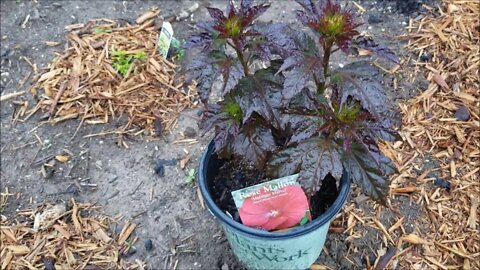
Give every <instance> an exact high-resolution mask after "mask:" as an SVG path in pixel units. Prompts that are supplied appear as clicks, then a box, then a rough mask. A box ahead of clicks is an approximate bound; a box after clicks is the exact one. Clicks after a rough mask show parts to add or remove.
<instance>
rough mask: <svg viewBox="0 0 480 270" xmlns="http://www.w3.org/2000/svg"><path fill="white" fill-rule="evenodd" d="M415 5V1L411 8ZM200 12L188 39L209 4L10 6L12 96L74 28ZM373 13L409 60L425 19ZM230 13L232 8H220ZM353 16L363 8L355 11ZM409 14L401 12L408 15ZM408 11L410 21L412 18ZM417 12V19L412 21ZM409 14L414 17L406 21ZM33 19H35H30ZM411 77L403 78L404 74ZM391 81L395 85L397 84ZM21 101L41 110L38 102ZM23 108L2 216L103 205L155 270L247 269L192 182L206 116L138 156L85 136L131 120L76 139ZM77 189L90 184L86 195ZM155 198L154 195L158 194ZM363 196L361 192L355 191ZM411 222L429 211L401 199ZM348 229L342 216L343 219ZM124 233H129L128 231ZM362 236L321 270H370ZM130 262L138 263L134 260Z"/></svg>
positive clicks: (185, 118) (7, 160)
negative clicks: (48, 160) (160, 163)
mask: <svg viewBox="0 0 480 270" xmlns="http://www.w3.org/2000/svg"><path fill="white" fill-rule="evenodd" d="M407 2H414V1H407ZM195 3H199V4H200V6H201V7H200V8H199V9H198V10H196V11H195V12H194V13H193V14H192V15H191V17H190V18H188V19H186V20H182V21H179V22H174V23H173V28H174V31H175V32H176V35H177V36H178V37H180V39H182V38H185V37H186V36H187V35H188V34H189V33H190V32H191V31H192V30H193V27H192V26H193V25H194V22H195V21H197V20H202V19H205V18H206V17H207V13H206V11H205V9H204V8H202V6H203V5H208V4H209V2H207V1H198V2H194V1H140V0H134V1H110V0H102V1H46V0H36V1H26V0H17V1H13V0H8V1H1V6H0V7H1V11H0V18H1V28H0V30H1V34H0V36H1V48H0V53H1V70H0V71H1V79H0V91H1V93H2V94H7V93H12V92H15V91H21V90H28V88H29V86H30V84H29V82H27V83H26V84H25V85H24V86H23V87H20V86H19V82H20V81H21V80H22V79H23V78H24V77H25V76H26V75H27V74H28V73H29V72H30V71H31V67H30V66H29V65H28V64H27V62H26V61H25V60H23V57H26V58H28V59H30V60H31V61H32V62H33V63H35V64H36V65H37V66H38V68H40V69H41V68H43V67H46V65H47V64H48V62H49V60H50V59H52V58H53V55H54V52H55V51H56V50H61V48H62V45H60V46H59V47H48V46H47V45H46V44H45V41H56V42H62V43H63V44H64V43H65V38H64V36H65V33H66V32H65V30H64V26H66V25H70V24H75V23H84V22H87V21H88V20H89V19H93V18H110V19H115V20H125V21H130V22H132V21H134V20H135V18H136V17H137V16H139V15H141V14H142V13H144V12H145V11H146V10H147V9H148V8H149V7H152V6H158V5H160V9H161V15H162V16H163V17H168V16H170V15H178V14H179V13H180V12H181V11H182V10H184V9H186V8H188V7H190V6H192V5H193V4H195ZM358 3H360V4H361V5H362V6H363V7H364V8H365V9H366V10H367V11H366V12H365V13H364V14H363V15H362V20H363V21H364V23H365V24H364V25H363V26H362V30H363V31H365V32H366V33H368V34H371V35H373V36H374V37H375V40H376V41H378V42H379V43H383V44H385V45H387V46H389V47H392V48H393V49H394V50H395V51H396V52H398V53H399V54H400V55H402V53H403V52H402V51H403V49H402V46H403V45H402V44H401V42H400V41H398V40H396V39H394V37H395V36H397V35H400V34H402V33H403V32H404V31H405V30H404V28H405V26H406V24H407V23H408V16H417V13H416V11H415V10H416V8H418V7H415V8H413V9H412V10H409V9H406V10H403V7H400V6H397V2H394V1H375V2H374V1H358ZM212 4H213V5H215V6H220V7H223V6H225V2H224V1H221V2H213V3H212ZM297 7H298V5H297V4H296V3H294V2H293V1H273V3H272V7H271V8H270V9H269V11H267V13H266V14H264V15H263V16H262V17H261V19H260V20H262V21H265V22H270V21H284V22H295V19H294V16H293V13H292V12H291V11H292V10H295V9H297ZM352 8H355V7H354V6H353V5H352ZM397 8H400V9H401V10H398V9H397ZM402 12H404V13H402ZM411 12H413V13H411ZM405 13H406V14H405ZM27 16H28V17H29V19H28V21H26V17H27ZM349 60H350V59H346V58H345V57H338V58H337V59H335V63H334V65H340V64H345V63H347V62H348V61H349ZM397 76H401V75H397ZM388 80H391V78H389V79H387V83H390V82H389V81H388ZM398 81H399V82H400V84H399V86H398V88H397V89H396V90H395V91H392V92H389V96H391V97H392V99H394V100H398V99H400V100H401V99H405V98H408V97H411V96H412V95H413V94H414V93H415V92H416V91H418V90H419V88H420V90H421V88H422V79H421V78H420V79H419V80H418V84H417V83H415V84H407V83H401V82H402V80H401V78H400V79H399V80H398ZM19 99H26V100H30V101H31V102H32V104H33V103H34V102H35V100H33V98H32V97H31V96H30V95H28V94H27V95H25V96H23V97H20V98H19ZM14 110H15V107H14V105H13V104H12V103H11V102H10V101H6V102H2V103H1V136H0V139H1V144H0V151H1V171H0V172H1V191H2V192H3V191H5V190H6V188H8V190H9V192H10V193H16V194H17V193H18V194H20V195H19V196H18V198H15V199H13V198H11V199H10V200H9V205H8V206H7V208H6V209H4V211H3V213H2V215H4V216H6V217H7V218H11V217H13V216H14V213H15V211H17V210H19V209H22V208H25V207H31V206H32V204H33V205H35V204H37V203H41V202H43V201H44V200H48V201H51V202H56V201H62V200H63V201H68V200H69V199H70V198H72V197H74V198H75V199H76V200H77V201H85V202H96V203H97V205H99V206H101V207H102V209H103V211H104V212H105V213H106V214H108V215H111V216H115V215H117V214H122V215H124V216H125V218H124V219H123V221H125V220H132V221H133V222H134V223H137V224H138V225H139V227H137V229H136V234H137V236H138V237H139V239H140V241H139V242H138V243H137V250H138V252H137V253H136V254H133V255H131V259H132V260H134V259H141V260H144V261H146V262H147V265H148V267H149V269H160V268H171V267H173V265H174V264H175V262H176V261H177V260H178V265H177V268H178V269H222V270H225V269H238V268H240V267H241V266H240V265H239V263H238V261H237V259H236V258H235V257H234V255H233V253H232V252H231V250H230V248H229V247H228V243H227V241H226V238H225V236H224V234H223V232H222V231H221V229H220V226H219V225H218V224H217V223H216V221H215V220H214V219H213V218H212V216H211V215H210V213H209V212H208V211H207V210H204V209H202V208H201V206H200V204H199V201H198V197H197V191H196V186H195V185H194V184H188V183H187V182H186V181H185V175H186V171H188V169H190V168H196V167H197V165H198V159H199V157H200V155H201V153H202V151H203V149H204V148H205V146H206V144H207V143H208V141H209V140H210V138H209V137H208V136H205V137H201V136H200V135H199V134H200V132H199V130H198V126H197V123H196V120H195V119H196V110H191V111H186V112H184V113H182V115H180V117H179V119H178V124H177V126H176V127H175V129H174V130H173V131H172V132H171V133H169V134H164V135H163V136H162V137H161V138H148V137H134V138H129V139H128V140H127V142H128V144H129V146H130V147H129V149H125V148H123V147H120V146H118V145H117V144H116V141H117V138H116V137H115V136H101V137H93V138H88V139H85V138H83V137H84V136H85V135H88V134H93V133H98V132H101V131H108V130H112V129H115V127H117V126H119V125H121V124H122V123H124V122H125V120H126V119H124V118H117V119H114V120H113V121H112V123H110V124H109V125H91V126H85V125H84V126H83V127H82V128H81V129H80V130H79V132H78V133H77V134H76V136H75V137H73V138H72V136H73V134H74V132H75V130H76V128H77V126H78V124H79V120H70V121H66V122H63V123H59V124H56V125H50V124H42V123H41V121H40V119H39V118H40V115H41V113H37V114H36V115H34V116H33V117H32V118H30V119H29V120H28V121H25V122H18V123H17V124H16V125H12V122H11V119H12V118H11V117H12V114H13V112H14ZM187 127H190V128H193V129H194V130H195V131H196V132H195V133H196V135H195V138H197V139H198V143H196V144H190V145H189V144H172V142H173V141H175V140H177V139H181V138H182V133H183V132H184V131H185V129H186V128H187ZM62 152H69V153H71V154H72V156H73V158H72V159H71V160H70V161H68V162H67V163H59V162H57V163H55V164H54V165H53V167H52V170H51V171H48V172H47V177H46V178H45V177H43V176H42V174H41V173H40V168H39V167H38V166H35V161H37V160H41V159H42V158H45V157H48V156H49V155H57V154H61V153H62ZM186 152H188V153H189V154H192V158H191V159H190V162H189V163H188V164H187V168H186V169H185V170H181V169H180V167H179V166H178V165H176V166H167V167H166V168H165V176H163V177H160V176H158V175H156V174H155V172H154V167H155V163H156V162H157V160H159V159H177V160H180V159H182V158H184V157H185V156H186V155H187V154H186ZM75 183H81V184H82V185H80V187H81V189H79V188H78V187H77V185H76V184H75ZM152 194H153V196H152ZM353 194H358V192H353ZM350 201H354V202H355V203H356V205H357V206H358V207H360V208H362V209H365V211H374V210H373V209H372V208H371V207H372V206H371V205H372V203H371V202H368V201H366V200H361V199H358V198H353V196H352V197H351V198H350ZM394 203H395V205H397V206H398V207H400V210H401V212H403V215H405V216H406V219H407V220H408V221H409V223H410V224H412V223H414V220H415V218H416V216H417V215H418V213H419V209H418V208H417V207H416V206H415V205H411V204H410V203H409V202H408V200H407V199H405V200H402V198H400V199H396V201H395V202H394ZM395 215H396V214H394V213H393V212H391V211H390V210H385V211H383V212H382V216H381V220H382V222H383V223H384V224H388V225H391V224H392V222H393V221H394V220H393V217H394V216H395ZM337 221H338V222H339V223H341V224H342V223H344V220H343V217H342V215H339V216H338V218H337ZM118 227H119V228H121V226H118ZM367 231H368V233H367V234H366V235H363V237H361V238H356V239H350V240H347V241H346V238H347V235H343V234H330V235H329V236H328V240H327V243H326V245H325V251H324V252H323V253H322V255H321V256H320V258H319V259H318V263H319V264H322V265H325V266H328V267H330V268H331V269H350V268H352V267H353V265H352V264H351V262H349V261H348V260H346V259H345V256H344V255H345V254H347V253H348V254H349V256H351V258H353V260H354V262H355V264H356V265H357V266H358V267H360V268H363V267H364V266H362V265H364V263H365V261H364V259H363V258H364V256H365V255H366V254H367V255H368V254H373V252H374V251H376V247H377V246H378V245H379V242H381V239H379V238H378V237H376V235H377V231H375V230H374V229H372V228H370V229H367ZM147 239H151V240H152V241H153V245H154V249H153V251H151V252H147V251H146V250H145V248H144V247H143V245H144V242H145V241H146V240H147ZM129 259H130V258H129Z"/></svg>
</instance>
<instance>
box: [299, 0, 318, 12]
mask: <svg viewBox="0 0 480 270" xmlns="http://www.w3.org/2000/svg"><path fill="white" fill-rule="evenodd" d="M295 2H297V3H298V4H299V5H301V6H302V7H303V8H304V9H305V10H307V11H308V12H310V13H313V14H318V9H317V6H315V4H314V3H313V1H312V0H295ZM319 2H321V1H319Z"/></svg>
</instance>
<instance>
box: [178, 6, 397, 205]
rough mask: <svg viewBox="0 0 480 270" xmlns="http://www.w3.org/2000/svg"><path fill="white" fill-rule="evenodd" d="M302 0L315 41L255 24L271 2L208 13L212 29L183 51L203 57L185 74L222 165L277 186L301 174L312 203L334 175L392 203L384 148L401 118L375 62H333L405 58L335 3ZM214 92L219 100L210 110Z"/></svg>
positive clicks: (205, 27) (204, 27)
mask: <svg viewBox="0 0 480 270" xmlns="http://www.w3.org/2000/svg"><path fill="white" fill-rule="evenodd" d="M297 2H298V3H299V4H300V6H301V7H302V8H303V10H298V11H296V15H297V17H298V19H299V21H300V22H302V23H303V24H304V25H306V26H308V27H309V28H310V29H312V30H313V34H314V35H315V37H316V40H315V39H314V38H312V36H314V35H312V36H310V35H309V34H306V33H303V32H299V31H298V30H296V29H295V30H293V29H291V28H290V27H289V26H287V25H284V24H281V23H275V24H266V25H265V24H263V25H262V24H255V23H254V20H255V19H256V18H257V17H258V16H260V15H261V14H262V13H264V12H265V10H266V9H267V8H268V7H269V5H268V4H259V5H254V3H253V1H252V0H243V1H241V3H240V5H239V6H238V7H235V6H234V5H233V2H232V1H229V3H228V6H227V9H226V11H225V13H224V12H222V11H221V10H219V9H216V8H208V12H209V14H210V15H211V17H212V18H213V21H210V22H201V23H199V25H198V28H199V29H201V32H200V33H198V34H196V35H193V36H192V37H190V38H189V39H188V40H187V41H186V43H185V47H187V48H197V49H199V50H200V52H199V53H197V56H196V58H195V59H194V60H192V61H191V62H190V64H189V65H187V68H186V69H187V72H188V74H189V76H188V78H189V79H190V80H192V81H193V80H195V82H196V83H197V91H198V93H199V96H200V99H201V101H202V102H203V103H204V105H205V111H204V114H203V117H202V128H203V129H204V130H205V131H208V130H214V133H215V137H214V142H215V150H216V153H217V154H218V155H219V156H220V157H221V158H226V159H244V160H247V161H249V162H251V163H252V164H253V165H255V166H256V167H257V168H258V169H259V170H264V171H266V172H267V176H268V177H272V178H274V177H282V176H287V175H291V174H295V173H298V174H299V178H298V181H299V182H300V183H301V185H302V186H303V187H304V189H305V190H306V191H307V192H308V193H309V194H310V195H313V194H314V193H315V192H316V191H318V190H319V189H320V187H321V185H322V181H323V179H324V178H325V177H326V176H327V175H331V176H332V177H334V178H335V179H336V180H337V181H340V178H341V177H342V175H343V174H344V173H346V174H348V177H349V178H350V179H351V180H352V181H354V182H355V183H357V184H358V185H359V186H361V187H362V188H363V189H364V192H365V193H366V194H368V195H369V196H371V197H372V198H373V199H374V200H376V201H379V202H381V203H385V202H386V196H387V195H388V186H389V182H388V175H389V174H391V173H392V172H394V170H395V166H394V165H393V163H392V161H391V160H389V159H388V158H387V157H386V156H385V155H383V153H382V152H381V151H380V149H379V146H378V141H379V140H386V141H395V140H398V139H399V136H398V133H397V130H398V128H399V127H400V124H401V121H400V118H399V116H398V114H397V113H396V111H395V110H393V109H391V108H389V107H388V106H387V105H386V104H387V100H388V98H387V96H386V94H385V92H384V90H383V84H382V81H381V78H382V75H381V74H380V72H379V71H378V70H377V69H376V68H374V67H373V66H372V65H371V64H370V63H369V62H367V61H359V62H356V63H353V64H350V65H347V66H345V67H344V68H342V69H337V70H331V69H330V67H329V64H330V56H331V54H333V53H335V52H336V51H339V50H342V51H347V50H348V49H355V48H357V49H360V48H361V49H366V50H369V51H371V52H372V54H374V55H377V56H379V57H383V58H386V59H388V60H390V61H393V62H395V63H399V60H398V58H397V57H396V56H395V54H394V53H393V52H392V51H391V50H390V49H388V48H386V47H384V46H382V45H379V44H376V43H375V42H374V41H373V40H372V39H370V38H366V37H357V38H355V36H357V35H358V32H357V31H356V30H355V28H356V27H357V26H358V25H359V23H357V22H356V21H355V16H354V14H353V12H352V11H349V10H342V9H341V7H340V6H339V5H337V4H335V3H333V2H332V1H330V0H325V1H318V2H315V3H314V2H313V1H312V0H297ZM212 91H218V94H219V95H220V96H221V99H220V101H219V102H215V103H212V102H210V94H211V93H212ZM325 93H329V95H326V94H325Z"/></svg>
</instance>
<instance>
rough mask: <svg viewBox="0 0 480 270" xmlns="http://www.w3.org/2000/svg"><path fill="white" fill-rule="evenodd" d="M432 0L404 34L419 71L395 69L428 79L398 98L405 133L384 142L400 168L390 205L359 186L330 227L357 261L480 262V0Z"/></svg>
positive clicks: (455, 265)
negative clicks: (436, 0) (421, 86)
mask: <svg viewBox="0 0 480 270" xmlns="http://www.w3.org/2000/svg"><path fill="white" fill-rule="evenodd" d="M426 7H427V9H429V12H427V14H424V15H422V16H421V17H418V18H416V19H411V20H410V24H409V26H408V28H407V29H408V30H409V33H407V34H406V35H404V36H401V37H399V39H402V40H408V45H407V49H408V50H409V52H410V53H409V54H410V57H411V58H410V59H406V60H405V61H404V62H403V63H407V62H411V63H413V66H414V69H413V70H412V69H411V68H410V67H408V68H405V67H404V68H399V67H398V66H397V67H395V68H394V69H393V70H395V72H396V71H398V72H404V73H405V72H408V73H409V74H411V76H410V77H409V78H410V79H411V80H412V82H413V81H414V79H415V77H416V76H419V75H418V74H424V75H425V78H427V80H428V81H429V84H428V88H427V89H426V90H425V91H423V92H421V93H419V94H418V95H417V96H415V97H413V98H412V99H410V100H407V101H405V102H403V103H401V104H399V106H400V109H401V113H402V118H403V127H402V130H401V136H402V138H403V141H398V142H395V143H383V144H382V145H381V148H382V151H383V152H384V153H385V154H386V155H388V156H389V157H390V158H391V159H392V160H393V161H394V162H395V163H396V166H397V169H398V171H399V173H398V174H395V175H393V176H392V179H391V180H392V184H391V190H390V199H389V201H390V203H389V209H386V208H385V207H381V206H380V205H378V204H374V203H373V202H371V201H369V199H368V198H367V197H365V196H364V195H362V194H361V193H360V191H358V190H356V189H354V190H353V192H352V193H353V196H352V198H353V202H351V203H348V204H347V205H346V206H345V208H344V210H342V212H341V213H340V214H339V215H338V216H337V218H336V219H335V220H334V221H333V222H332V227H331V228H330V231H331V232H333V233H342V234H344V235H345V236H346V240H345V242H348V243H351V245H349V249H348V251H347V253H346V254H345V255H344V257H343V258H344V259H345V260H347V261H349V262H350V264H351V267H352V268H353V267H358V266H360V265H366V266H367V268H371V269H444V270H446V269H480V221H479V218H480V207H479V200H480V122H479V121H480V117H479V116H480V111H479V110H480V90H479V89H480V80H479V78H480V77H479V75H480V74H479V69H480V37H479V31H480V16H479V15H478V14H480V3H479V2H478V1H477V0H444V1H443V2H442V3H439V5H438V6H436V7H428V6H426ZM386 71H388V70H386ZM420 76H421V75H420ZM362 205H363V206H362ZM359 206H362V207H359ZM372 230H373V231H374V233H373V234H372ZM365 237H368V238H369V239H367V240H365V241H367V242H368V243H370V245H369V246H368V248H364V247H363V246H364V245H365V242H362V241H363V240H362V239H364V238H365ZM372 243H378V245H377V244H375V245H371V244H372ZM359 246H362V247H363V248H359ZM327 251H328V250H327ZM354 254H363V255H361V257H362V259H361V261H358V256H354ZM321 266H322V267H325V268H322V269H329V268H328V267H326V266H323V265H321ZM312 269H313V268H312Z"/></svg>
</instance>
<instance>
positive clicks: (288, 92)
mask: <svg viewBox="0 0 480 270" xmlns="http://www.w3.org/2000/svg"><path fill="white" fill-rule="evenodd" d="M294 40H295V44H296V48H295V49H293V50H290V56H289V57H288V58H286V59H285V61H284V63H283V65H282V66H281V67H280V69H279V71H278V72H284V71H285V70H288V69H290V70H289V71H287V72H285V73H286V74H285V83H284V87H283V92H282V99H284V100H287V101H288V100H290V99H291V98H293V97H294V96H295V95H297V94H298V93H300V92H301V91H302V90H303V88H305V87H307V86H308V84H309V82H312V81H317V82H319V81H322V80H323V69H322V68H321V66H322V63H323V58H322V57H321V56H320V55H319V54H318V49H317V46H316V44H315V41H314V40H313V39H312V38H311V37H310V36H308V35H307V34H305V33H300V34H297V35H296V36H295V38H294Z"/></svg>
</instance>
